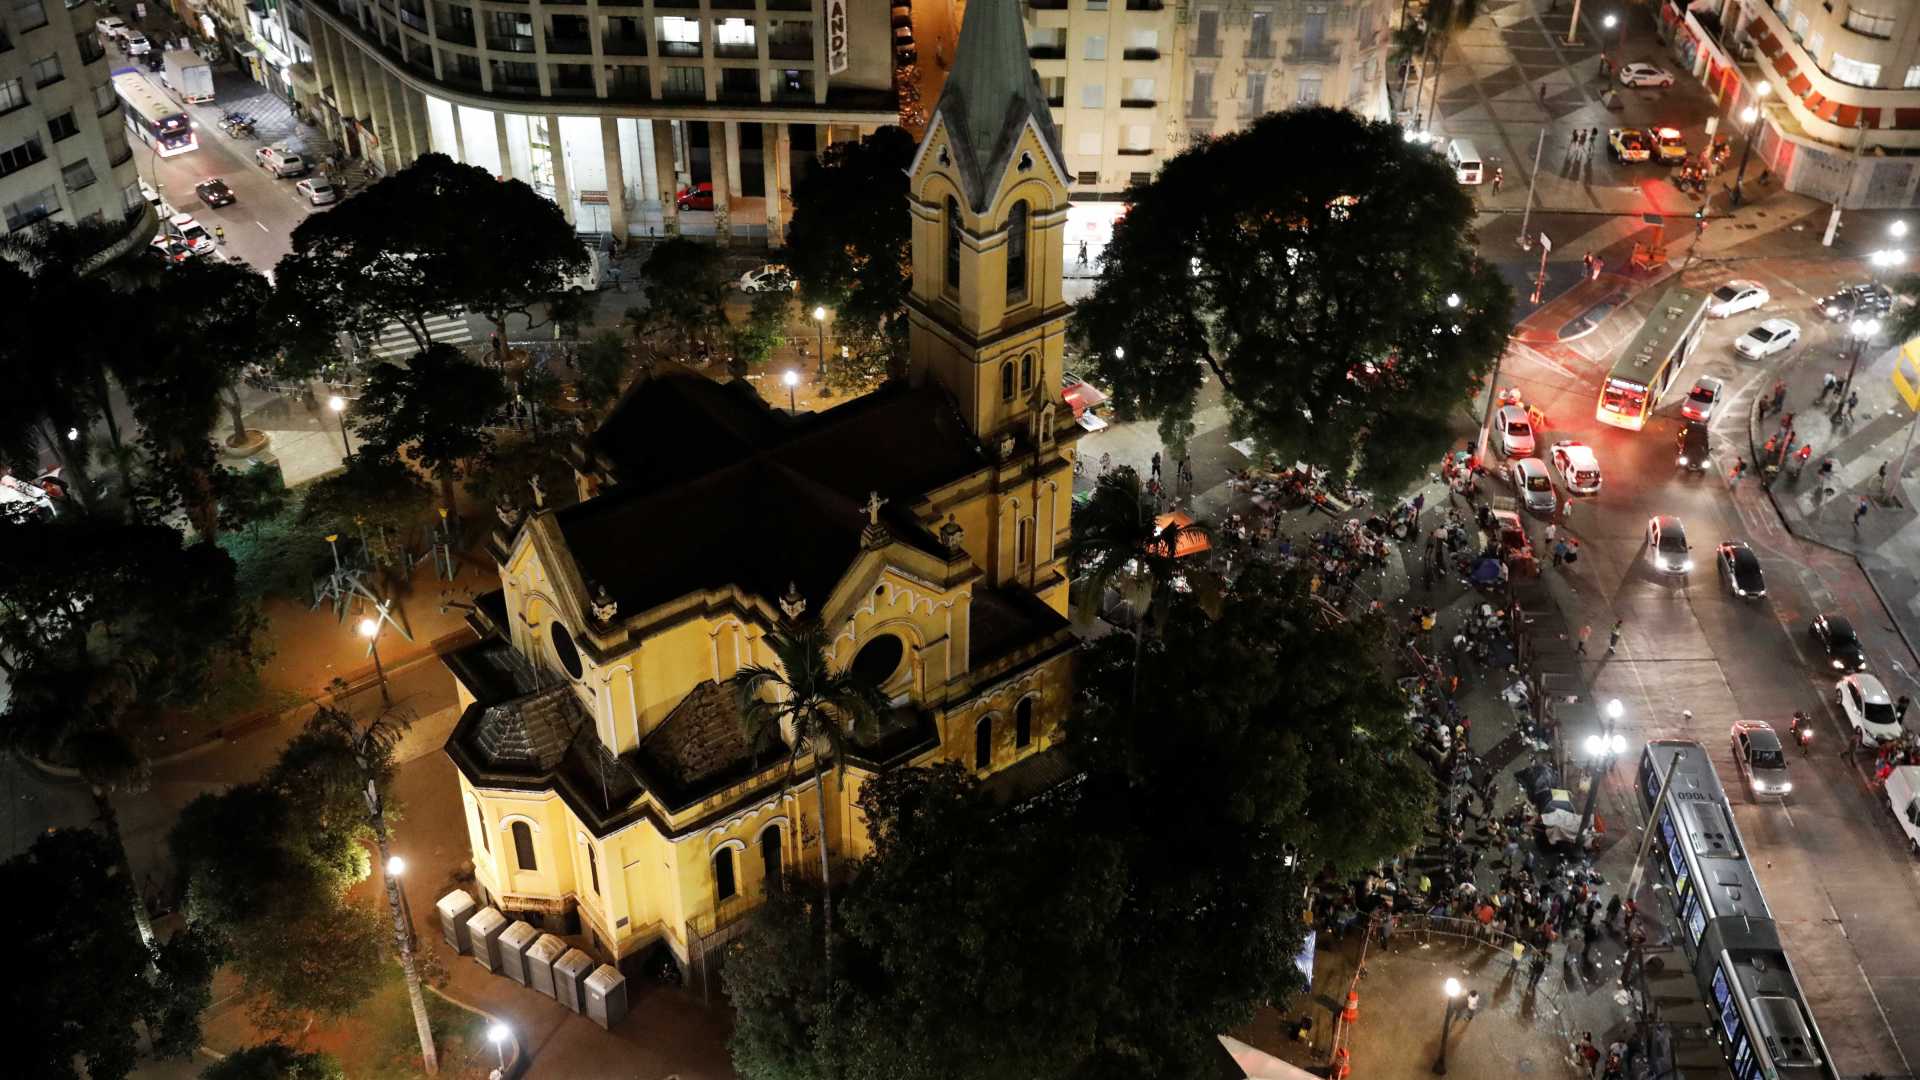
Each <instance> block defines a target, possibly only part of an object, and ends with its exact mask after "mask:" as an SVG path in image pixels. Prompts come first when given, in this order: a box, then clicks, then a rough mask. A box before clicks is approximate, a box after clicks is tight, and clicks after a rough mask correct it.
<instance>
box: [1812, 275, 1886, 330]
mask: <svg viewBox="0 0 1920 1080" xmlns="http://www.w3.org/2000/svg"><path fill="white" fill-rule="evenodd" d="M1818 306H1819V308H1820V314H1822V315H1825V316H1826V317H1827V318H1829V319H1832V320H1833V321H1834V322H1844V321H1846V320H1848V319H1866V318H1872V317H1874V316H1878V315H1885V314H1886V313H1887V312H1889V311H1891V310H1893V293H1891V292H1889V291H1887V288H1886V287H1885V286H1884V285H1881V284H1880V283H1878V282H1874V281H1868V282H1862V283H1861V284H1858V285H1848V286H1847V287H1845V288H1843V289H1841V290H1839V291H1838V292H1836V293H1834V294H1833V295H1831V296H1823V297H1821V298H1820V303H1819V305H1818Z"/></svg>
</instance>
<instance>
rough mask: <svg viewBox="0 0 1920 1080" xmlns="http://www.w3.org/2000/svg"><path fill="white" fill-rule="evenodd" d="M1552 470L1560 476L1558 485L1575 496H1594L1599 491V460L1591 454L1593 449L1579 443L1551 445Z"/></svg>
mask: <svg viewBox="0 0 1920 1080" xmlns="http://www.w3.org/2000/svg"><path fill="white" fill-rule="evenodd" d="M1551 457H1552V458H1553V467H1554V470H1555V471H1557V472H1558V473H1559V474H1560V483H1561V484H1563V485H1565V487H1566V489H1567V490H1568V491H1570V492H1572V493H1573V494H1575V495H1594V494H1597V493H1598V492H1599V491H1600V459H1599V458H1597V457H1595V456H1594V454H1593V447H1591V446H1588V445H1587V444H1586V443H1580V442H1557V443H1554V444H1553V453H1552V455H1551Z"/></svg>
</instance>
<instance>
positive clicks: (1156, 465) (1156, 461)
mask: <svg viewBox="0 0 1920 1080" xmlns="http://www.w3.org/2000/svg"><path fill="white" fill-rule="evenodd" d="M1153 478H1154V479H1155V480H1158V479H1160V451H1158V450H1155V451H1154V452H1153Z"/></svg>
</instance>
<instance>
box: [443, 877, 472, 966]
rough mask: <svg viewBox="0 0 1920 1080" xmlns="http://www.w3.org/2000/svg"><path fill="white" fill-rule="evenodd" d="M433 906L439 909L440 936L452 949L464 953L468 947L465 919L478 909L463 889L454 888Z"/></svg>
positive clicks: (469, 917)
mask: <svg viewBox="0 0 1920 1080" xmlns="http://www.w3.org/2000/svg"><path fill="white" fill-rule="evenodd" d="M434 907H436V908H438V909H439V910H440V936H441V937H444V938H446V939H447V944H448V945H451V946H453V951H454V952H457V953H464V952H466V951H467V949H468V947H469V946H468V938H467V920H468V919H471V918H473V913H474V912H476V911H478V910H480V905H478V904H476V903H474V902H473V897H471V896H468V895H467V890H465V889H455V890H453V891H452V892H450V893H448V894H447V895H445V896H443V897H441V898H440V902H439V903H437V904H435V905H434Z"/></svg>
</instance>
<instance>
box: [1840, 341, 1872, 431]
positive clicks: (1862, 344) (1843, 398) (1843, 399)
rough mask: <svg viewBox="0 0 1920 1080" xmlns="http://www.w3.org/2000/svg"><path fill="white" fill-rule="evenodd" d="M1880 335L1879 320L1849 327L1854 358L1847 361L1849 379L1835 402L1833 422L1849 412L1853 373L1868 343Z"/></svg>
mask: <svg viewBox="0 0 1920 1080" xmlns="http://www.w3.org/2000/svg"><path fill="white" fill-rule="evenodd" d="M1878 333H1880V320H1879V319H1855V320H1853V323H1852V325H1850V326H1848V327H1847V334H1848V335H1849V336H1851V337H1852V338H1853V358H1852V359H1851V360H1848V361H1847V377H1846V380H1845V381H1843V382H1842V383H1841V384H1840V393H1839V395H1838V396H1837V397H1835V398H1834V402H1833V421H1834V422H1835V423H1839V422H1840V414H1841V413H1844V412H1846V410H1847V392H1848V391H1850V390H1852V389H1853V373H1854V372H1855V371H1856V370H1858V369H1859V367H1860V354H1861V353H1863V352H1866V351H1867V342H1869V341H1872V340H1873V338H1874V336H1875V335H1876V334H1878Z"/></svg>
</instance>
